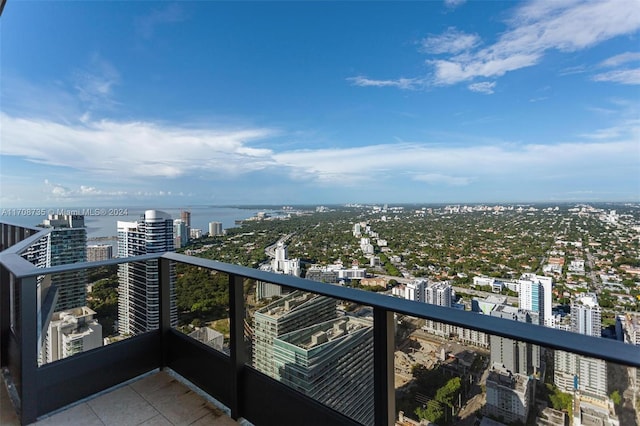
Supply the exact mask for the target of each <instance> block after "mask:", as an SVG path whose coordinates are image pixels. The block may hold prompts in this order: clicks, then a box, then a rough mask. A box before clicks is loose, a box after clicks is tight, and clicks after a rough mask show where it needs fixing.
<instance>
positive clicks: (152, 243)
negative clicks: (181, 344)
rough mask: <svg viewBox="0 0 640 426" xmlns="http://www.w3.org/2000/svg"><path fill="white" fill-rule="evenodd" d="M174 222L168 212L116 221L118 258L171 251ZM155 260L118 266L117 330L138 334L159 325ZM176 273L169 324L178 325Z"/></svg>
mask: <svg viewBox="0 0 640 426" xmlns="http://www.w3.org/2000/svg"><path fill="white" fill-rule="evenodd" d="M173 249H174V246H173V220H172V219H171V216H169V215H168V214H167V213H165V212H162V211H158V210H147V211H145V212H144V214H143V215H142V216H141V217H140V219H139V220H137V221H136V222H121V221H118V257H131V256H138V255H143V254H150V253H164V252H167V251H173ZM159 273H160V271H159V262H158V260H150V261H146V262H131V263H124V264H120V265H118V278H119V281H120V283H119V286H118V293H119V297H118V331H119V332H120V334H137V333H144V332H146V331H150V330H155V329H157V328H158V327H159V325H160V315H159V312H160V288H159V283H158V275H159ZM175 279H176V277H175V271H174V269H173V265H172V268H171V274H170V280H171V281H170V288H171V296H170V297H171V312H170V315H171V323H172V325H177V323H178V311H177V306H176V300H175Z"/></svg>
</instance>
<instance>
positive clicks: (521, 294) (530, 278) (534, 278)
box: [518, 273, 554, 327]
mask: <svg viewBox="0 0 640 426" xmlns="http://www.w3.org/2000/svg"><path fill="white" fill-rule="evenodd" d="M518 284H519V287H520V289H519V291H518V299H519V300H518V302H519V306H520V308H521V309H525V310H527V311H533V312H537V313H538V314H539V315H540V320H541V322H542V323H541V325H545V326H547V327H553V326H554V320H553V312H552V311H551V308H552V307H551V289H552V287H553V278H551V277H545V276H541V275H535V274H531V273H527V274H522V277H521V278H520V280H518Z"/></svg>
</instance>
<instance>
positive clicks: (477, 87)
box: [468, 81, 496, 95]
mask: <svg viewBox="0 0 640 426" xmlns="http://www.w3.org/2000/svg"><path fill="white" fill-rule="evenodd" d="M468 87H469V90H471V91H472V92H478V93H484V94H485V95H490V94H492V93H493V88H494V87H496V82H495V81H491V82H490V81H483V82H481V83H473V84H470V85H469V86H468Z"/></svg>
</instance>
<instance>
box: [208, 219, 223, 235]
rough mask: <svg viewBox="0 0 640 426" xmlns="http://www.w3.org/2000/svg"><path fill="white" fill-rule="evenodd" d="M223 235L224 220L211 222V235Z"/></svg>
mask: <svg viewBox="0 0 640 426" xmlns="http://www.w3.org/2000/svg"><path fill="white" fill-rule="evenodd" d="M216 235H222V222H209V236H210V237H215V236H216Z"/></svg>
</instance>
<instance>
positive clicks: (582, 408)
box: [395, 314, 640, 426]
mask: <svg viewBox="0 0 640 426" xmlns="http://www.w3.org/2000/svg"><path fill="white" fill-rule="evenodd" d="M479 315H480V314H479ZM397 318H398V323H397V329H396V330H397V333H396V348H395V349H396V353H395V386H396V410H397V419H398V424H401V425H417V424H419V422H420V421H429V422H434V423H437V424H438V425H441V426H443V425H454V424H469V425H471V424H481V422H482V419H483V418H488V419H491V420H493V421H497V422H499V424H507V425H511V424H513V425H517V424H521V425H524V424H532V425H533V424H535V425H566V424H594V425H595V424H598V425H608V426H614V425H634V424H635V425H637V424H639V420H640V417H639V416H638V405H639V404H640V392H639V389H638V383H640V380H639V379H640V376H638V370H637V369H636V368H631V367H627V366H623V365H619V364H615V363H611V362H606V361H604V360H601V359H594V358H590V357H585V356H582V355H578V354H575V353H571V352H567V351H560V350H554V349H552V348H549V347H545V346H541V345H535V344H531V343H527V342H524V341H521V340H516V339H509V338H504V337H500V336H496V335H490V334H486V340H487V342H488V346H487V347H485V346H484V343H483V342H484V339H474V338H472V335H471V334H469V333H471V330H456V328H455V327H454V326H452V325H447V324H443V323H431V324H429V321H426V320H421V319H416V318H411V317H406V316H398V317H397ZM505 321H508V320H506V319H505ZM465 333H466V336H465ZM489 423H490V422H489ZM491 424H494V423H491Z"/></svg>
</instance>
